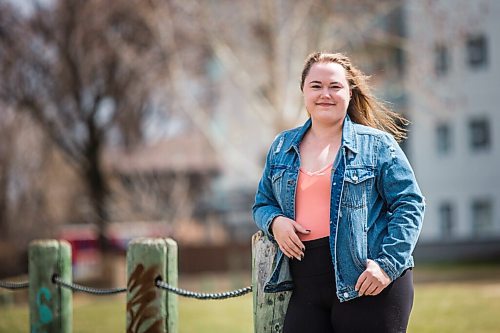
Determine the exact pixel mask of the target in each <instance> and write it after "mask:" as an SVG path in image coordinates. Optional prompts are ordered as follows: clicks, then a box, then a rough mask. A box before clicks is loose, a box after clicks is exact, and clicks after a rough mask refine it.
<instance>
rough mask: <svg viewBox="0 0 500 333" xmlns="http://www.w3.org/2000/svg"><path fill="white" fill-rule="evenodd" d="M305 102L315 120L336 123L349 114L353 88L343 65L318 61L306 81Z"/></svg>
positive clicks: (326, 123)
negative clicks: (348, 109)
mask: <svg viewBox="0 0 500 333" xmlns="http://www.w3.org/2000/svg"><path fill="white" fill-rule="evenodd" d="M303 92H304V103H305V105H306V109H307V111H308V112H309V114H310V115H311V118H312V120H313V123H314V122H317V123H322V124H324V125H334V124H338V122H339V121H340V122H342V121H343V120H344V118H345V116H346V114H347V107H348V106H349V99H350V97H351V90H350V88H349V84H348V82H347V78H346V72H345V69H344V67H342V65H340V64H337V63H335V62H318V63H315V64H314V65H312V67H311V69H310V71H309V73H308V74H307V76H306V78H305V81H304V88H303Z"/></svg>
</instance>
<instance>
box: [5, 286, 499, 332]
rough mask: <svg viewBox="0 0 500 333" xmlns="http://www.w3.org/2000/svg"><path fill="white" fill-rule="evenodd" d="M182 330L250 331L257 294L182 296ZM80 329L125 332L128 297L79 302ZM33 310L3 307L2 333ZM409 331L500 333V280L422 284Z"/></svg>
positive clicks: (16, 327) (24, 322)
mask: <svg viewBox="0 0 500 333" xmlns="http://www.w3.org/2000/svg"><path fill="white" fill-rule="evenodd" d="M179 312H180V318H179V321H180V327H179V328H180V329H179V332H180V333H192V332H207V333H210V332H217V333H226V332H227V333H229V332H231V333H239V332H241V333H250V332H252V331H253V328H252V327H253V324H252V320H253V319H252V296H251V295H246V296H243V297H239V298H236V299H228V300H222V301H199V300H193V299H186V298H180V303H179ZM73 316H74V318H73V321H74V332H75V333H87V332H88V333H91V332H92V333H95V332H125V296H124V295H120V296H113V297H109V296H104V297H95V296H82V295H77V296H76V297H75V300H74V309H73ZM28 322H29V319H28V308H27V305H24V306H4V307H0V332H9V333H17V332H19V333H26V332H28V331H29V330H28ZM409 332H418V333H420V332H422V333H425V332H440V333H446V332H453V333H460V332H467V333H474V332H478V333H479V332H500V280H493V281H492V280H489V281H488V280H483V281H476V282H470V281H468V282H452V283H446V282H439V283H424V284H422V283H420V284H418V283H417V284H416V286H415V302H414V307H413V312H412V316H411V319H410V328H409Z"/></svg>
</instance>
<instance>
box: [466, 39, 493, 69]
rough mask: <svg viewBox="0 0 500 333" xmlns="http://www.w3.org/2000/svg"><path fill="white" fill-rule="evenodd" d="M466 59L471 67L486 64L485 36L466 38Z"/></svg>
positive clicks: (486, 45)
mask: <svg viewBox="0 0 500 333" xmlns="http://www.w3.org/2000/svg"><path fill="white" fill-rule="evenodd" d="M467 61H468V63H469V66H470V67H472V68H479V67H485V66H486V65H487V64H488V43H487V40H486V37H485V36H483V35H480V36H473V37H469V38H468V39H467Z"/></svg>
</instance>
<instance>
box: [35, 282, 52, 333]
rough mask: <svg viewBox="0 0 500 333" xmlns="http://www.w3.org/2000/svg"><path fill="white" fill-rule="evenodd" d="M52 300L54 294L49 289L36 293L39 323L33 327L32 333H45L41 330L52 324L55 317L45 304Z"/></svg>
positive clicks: (41, 289) (43, 288)
mask: <svg viewBox="0 0 500 333" xmlns="http://www.w3.org/2000/svg"><path fill="white" fill-rule="evenodd" d="M51 300H52V294H51V292H50V290H49V289H47V288H45V287H42V288H40V290H38V292H37V293H36V309H37V312H38V321H37V322H36V323H35V324H34V325H33V326H32V329H31V333H43V332H44V331H40V329H41V328H42V327H43V326H44V325H47V324H49V323H50V322H52V320H53V318H54V315H53V314H52V310H51V309H50V307H49V306H47V304H46V303H44V301H45V302H50V301H51Z"/></svg>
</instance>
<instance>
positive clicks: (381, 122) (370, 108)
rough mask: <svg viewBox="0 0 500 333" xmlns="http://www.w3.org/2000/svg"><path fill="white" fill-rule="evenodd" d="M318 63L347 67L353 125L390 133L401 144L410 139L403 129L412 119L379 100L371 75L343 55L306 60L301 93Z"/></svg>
mask: <svg viewBox="0 0 500 333" xmlns="http://www.w3.org/2000/svg"><path fill="white" fill-rule="evenodd" d="M318 62H335V63H337V64H339V65H341V66H342V67H344V69H345V72H346V78H347V82H349V87H350V89H351V92H352V96H351V101H350V102H349V106H348V107H347V114H348V115H349V117H350V118H351V120H352V121H353V122H355V123H358V124H362V125H366V126H370V127H373V128H377V129H380V130H383V131H385V132H388V133H390V134H392V135H393V136H394V138H395V139H396V140H397V141H401V140H404V139H406V129H405V128H404V127H403V126H405V125H407V124H408V123H409V122H408V120H406V119H405V118H404V117H403V116H401V115H400V114H399V113H396V112H394V111H392V110H391V109H390V108H389V106H388V105H387V103H386V102H384V101H381V100H379V99H377V98H376V97H375V95H374V94H373V93H372V89H371V87H370V85H369V84H368V80H369V76H367V75H365V74H364V73H363V72H362V71H361V70H359V69H358V68H356V67H355V66H353V65H352V63H351V60H350V59H349V58H348V57H347V56H346V55H344V54H342V53H324V52H314V53H311V54H310V55H309V56H308V57H307V58H306V61H305V64H304V69H303V70H302V78H301V82H300V90H302V91H304V82H305V79H306V76H307V75H308V74H309V71H310V70H311V67H312V65H314V64H315V63H318Z"/></svg>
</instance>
